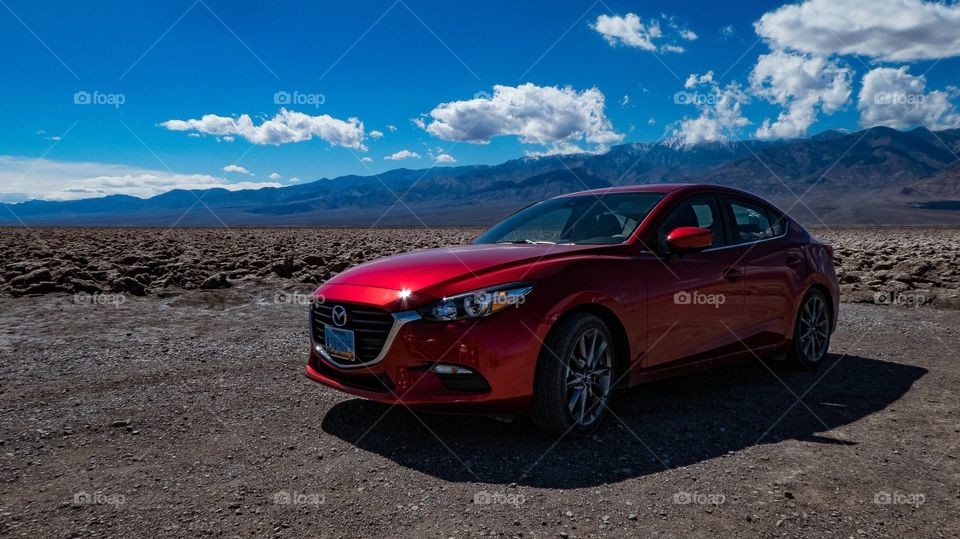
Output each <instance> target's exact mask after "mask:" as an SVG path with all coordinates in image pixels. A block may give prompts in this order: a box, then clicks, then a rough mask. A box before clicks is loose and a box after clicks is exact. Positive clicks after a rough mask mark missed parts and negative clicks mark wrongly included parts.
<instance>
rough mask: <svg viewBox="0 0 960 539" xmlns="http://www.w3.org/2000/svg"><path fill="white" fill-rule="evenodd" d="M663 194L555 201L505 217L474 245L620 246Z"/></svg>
mask: <svg viewBox="0 0 960 539" xmlns="http://www.w3.org/2000/svg"><path fill="white" fill-rule="evenodd" d="M663 197H664V193H654V192H638V193H606V194H601V195H596V194H587V195H579V196H566V197H557V198H552V199H549V200H545V201H543V202H539V203H537V204H534V205H532V206H529V207H527V208H524V209H523V210H520V211H519V212H517V213H515V214H513V215H512V216H510V217H508V218H507V219H506V220H504V221H503V222H501V223H500V224H498V225H496V226H494V227H493V228H491V229H490V230H488V231H486V232H485V233H483V234H481V235H480V236H479V237H478V238H477V239H475V240H474V243H518V244H523V243H563V244H575V245H609V244H615V243H623V242H625V241H627V240H628V239H629V238H630V236H631V235H632V234H633V233H634V232H635V231H636V229H637V227H638V226H640V223H641V222H643V220H644V219H645V218H646V216H647V214H649V213H650V210H652V209H653V208H654V207H655V206H656V205H657V204H659V203H660V201H661V200H663Z"/></svg>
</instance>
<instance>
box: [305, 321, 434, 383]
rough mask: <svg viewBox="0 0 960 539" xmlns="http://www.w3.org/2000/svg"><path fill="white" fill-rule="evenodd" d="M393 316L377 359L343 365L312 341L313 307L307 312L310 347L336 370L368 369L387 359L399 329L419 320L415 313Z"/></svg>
mask: <svg viewBox="0 0 960 539" xmlns="http://www.w3.org/2000/svg"><path fill="white" fill-rule="evenodd" d="M390 315H391V316H393V325H392V326H390V332H389V333H387V338H386V340H385V341H383V348H381V349H380V353H379V354H377V357H375V358H373V359H372V360H370V361H368V362H366V363H355V364H344V363H340V362H338V361H337V360H336V359H334V357H333V356H332V355H330V353H328V352H327V350H326V349H325V348H324V347H323V345H322V344H317V343H316V342H315V341H314V339H313V328H314V324H313V306H311V307H310V309H309V310H308V311H307V319H308V320H309V327H310V332H309V333H310V345H311V346H312V347H313V349H314V351H316V352H317V354H320V357H322V358H323V360H324V361H326V362H327V363H329V364H330V365H332V366H334V367H336V368H338V369H345V370H347V369H361V368H363V367H369V366H371V365H376V364H377V363H380V362H381V361H383V358H385V357H387V352H389V351H390V347H391V346H392V345H393V341H394V339H396V337H397V334H398V333H399V332H400V328H401V327H403V325H404V324H406V323H407V322H413V321H415V320H420V313H418V312H417V311H401V312H398V313H390Z"/></svg>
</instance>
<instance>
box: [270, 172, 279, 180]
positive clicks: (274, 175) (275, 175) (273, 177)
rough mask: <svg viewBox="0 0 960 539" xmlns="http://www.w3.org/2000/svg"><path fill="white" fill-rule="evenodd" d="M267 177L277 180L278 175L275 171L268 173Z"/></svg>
mask: <svg viewBox="0 0 960 539" xmlns="http://www.w3.org/2000/svg"><path fill="white" fill-rule="evenodd" d="M267 177H268V178H270V179H271V180H279V179H280V175H279V174H277V173H276V172H274V173H272V174H270V175H269V176H267Z"/></svg>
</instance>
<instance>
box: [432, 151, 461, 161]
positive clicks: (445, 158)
mask: <svg viewBox="0 0 960 539" xmlns="http://www.w3.org/2000/svg"><path fill="white" fill-rule="evenodd" d="M434 159H435V160H436V162H437V163H456V162H457V160H456V159H454V158H453V156H452V155H450V154H448V153H441V154H439V155H437V156H436V157H434Z"/></svg>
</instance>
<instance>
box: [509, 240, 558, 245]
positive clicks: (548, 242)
mask: <svg viewBox="0 0 960 539" xmlns="http://www.w3.org/2000/svg"><path fill="white" fill-rule="evenodd" d="M497 243H517V244H519V243H529V244H531V245H555V244H556V243H557V242H555V241H533V240H528V239H526V238H524V239H522V240H504V241H498V242H497Z"/></svg>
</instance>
